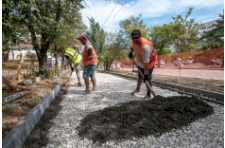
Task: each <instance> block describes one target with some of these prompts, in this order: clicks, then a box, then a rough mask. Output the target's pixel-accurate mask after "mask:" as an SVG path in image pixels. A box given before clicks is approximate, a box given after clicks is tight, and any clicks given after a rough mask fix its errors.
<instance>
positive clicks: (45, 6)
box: [3, 0, 83, 74]
mask: <svg viewBox="0 0 225 148" xmlns="http://www.w3.org/2000/svg"><path fill="white" fill-rule="evenodd" d="M81 2H82V0H45V1H43V0H27V1H17V0H6V2H5V3H3V8H7V7H8V6H9V7H10V9H9V10H7V11H8V13H7V14H8V16H9V17H6V19H5V20H3V21H4V22H6V24H8V23H7V22H11V21H12V20H14V21H16V22H20V23H21V24H22V25H25V26H26V27H27V28H28V30H29V32H30V35H31V39H32V44H33V47H34V49H35V51H36V54H37V58H38V61H39V73H40V74H43V73H44V72H45V71H46V69H47V51H48V49H49V47H50V45H51V44H52V43H53V42H54V40H55V38H56V36H57V30H58V28H59V24H60V22H61V21H64V22H67V23H68V24H73V22H81V14H80V13H79V10H80V9H82V8H83V5H82V4H81ZM12 14H15V15H12ZM11 28H12V27H11Z"/></svg>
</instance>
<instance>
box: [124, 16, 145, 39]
mask: <svg viewBox="0 0 225 148" xmlns="http://www.w3.org/2000/svg"><path fill="white" fill-rule="evenodd" d="M141 16H142V15H141V14H140V15H139V16H137V17H134V16H131V17H130V18H128V19H126V20H124V21H121V22H120V27H121V28H122V30H123V32H124V35H126V36H127V37H128V39H129V37H130V33H131V32H132V31H133V30H134V29H139V30H140V31H141V34H142V36H143V37H144V38H147V33H148V31H149V29H148V28H147V26H146V25H145V24H144V22H143V20H141Z"/></svg>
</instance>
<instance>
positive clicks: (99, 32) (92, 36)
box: [87, 18, 106, 54]
mask: <svg viewBox="0 0 225 148" xmlns="http://www.w3.org/2000/svg"><path fill="white" fill-rule="evenodd" d="M89 21H90V29H89V30H88V31H87V38H88V40H89V41H90V42H91V43H92V44H93V46H94V47H95V50H96V52H97V54H99V53H101V52H102V49H103V46H104V44H105V37H106V35H105V32H104V30H103V29H102V28H101V27H100V25H99V23H96V22H95V20H94V18H89Z"/></svg>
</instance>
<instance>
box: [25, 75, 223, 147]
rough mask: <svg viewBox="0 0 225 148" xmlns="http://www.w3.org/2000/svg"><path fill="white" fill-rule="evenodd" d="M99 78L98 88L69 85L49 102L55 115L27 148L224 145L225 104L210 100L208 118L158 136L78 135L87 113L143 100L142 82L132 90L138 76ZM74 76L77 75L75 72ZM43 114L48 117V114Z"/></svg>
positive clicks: (161, 92)
mask: <svg viewBox="0 0 225 148" xmlns="http://www.w3.org/2000/svg"><path fill="white" fill-rule="evenodd" d="M96 78H97V86H98V91H94V92H93V91H92V92H91V93H90V94H83V90H84V86H82V87H75V86H70V87H69V88H68V90H67V93H65V94H62V95H61V96H60V101H58V104H57V101H55V103H53V104H52V105H51V106H50V109H51V111H46V114H54V117H51V118H48V120H47V119H45V121H43V119H41V120H42V121H41V125H37V126H36V128H35V129H34V130H33V132H32V133H31V135H30V136H29V137H28V139H27V141H26V142H25V144H24V148H27V147H48V148H63V147H67V148H69V147H71V148H85V147H88V148H92V147H93V148H96V147H107V148H120V147H126V148H149V147H190V148H198V147H199V148H202V147H209V148H211V147H217V148H219V147H223V146H224V107H223V106H222V105H217V104H214V103H208V104H209V105H211V106H212V107H213V108H214V113H213V114H211V115H209V116H207V117H206V118H201V119H198V120H196V121H194V122H192V123H191V124H189V125H188V126H185V127H182V128H180V129H173V130H171V131H170V132H168V133H165V134H162V135H161V136H158V137H157V136H154V135H149V136H147V137H141V138H133V139H131V140H119V141H107V142H105V143H100V142H96V143H93V142H92V140H89V139H86V138H84V139H82V138H81V137H79V135H78V131H77V127H78V126H79V124H80V122H81V120H82V119H83V118H85V117H86V116H87V115H88V114H90V113H92V112H94V111H98V110H102V109H104V108H106V107H110V106H114V105H116V104H118V103H126V102H130V101H135V100H141V98H142V97H144V96H145V92H146V89H145V86H144V85H143V86H142V88H141V92H140V93H139V94H138V95H136V96H131V95H130V93H131V91H133V90H134V89H135V88H136V81H135V80H128V79H124V78H120V77H116V76H113V75H108V74H103V73H96ZM73 79H76V76H75V75H74V74H73ZM91 86H92V85H91ZM153 91H155V93H156V95H161V96H163V97H169V96H180V94H178V93H176V92H172V91H169V90H165V89H161V88H158V87H153ZM54 109H55V110H54ZM44 116H48V117H49V115H44ZM52 116H53V115H52ZM43 118H46V117H43ZM50 123H51V124H50Z"/></svg>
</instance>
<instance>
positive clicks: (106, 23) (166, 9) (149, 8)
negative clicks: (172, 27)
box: [81, 0, 224, 32]
mask: <svg viewBox="0 0 225 148" xmlns="http://www.w3.org/2000/svg"><path fill="white" fill-rule="evenodd" d="M85 5H86V6H87V7H86V8H85V9H83V10H82V11H81V13H82V17H83V21H84V23H85V24H86V25H87V26H89V21H88V17H93V18H94V19H95V21H96V22H98V23H99V24H100V26H101V27H102V28H103V29H105V30H106V31H108V32H114V31H118V30H119V29H120V28H119V22H121V21H123V20H125V19H127V18H129V17H130V16H135V17H136V16H138V15H139V14H142V18H141V19H142V20H143V21H144V23H145V24H146V25H147V27H151V26H154V25H162V24H165V23H169V22H172V21H173V20H172V17H173V16H174V17H175V16H177V15H182V16H183V17H184V16H185V15H186V13H187V11H188V9H189V8H190V7H193V8H194V9H193V11H192V14H191V15H190V16H189V19H190V18H194V19H195V22H196V23H204V22H207V21H212V20H215V19H218V18H219V14H222V13H223V9H224V1H223V0H119V1H118V3H117V0H111V1H106V0H85Z"/></svg>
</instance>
